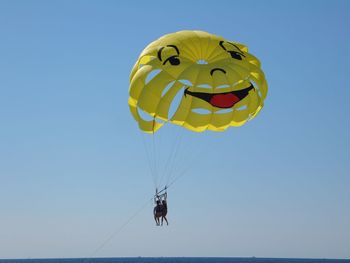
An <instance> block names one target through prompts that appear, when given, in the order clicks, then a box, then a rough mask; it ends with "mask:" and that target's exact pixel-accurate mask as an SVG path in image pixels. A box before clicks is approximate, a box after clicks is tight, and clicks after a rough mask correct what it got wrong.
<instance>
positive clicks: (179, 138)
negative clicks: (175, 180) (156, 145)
mask: <svg viewBox="0 0 350 263" xmlns="http://www.w3.org/2000/svg"><path fill="white" fill-rule="evenodd" d="M182 136H183V131H182V130H179V132H178V134H177V137H176V141H175V143H176V144H175V149H174V154H173V156H172V158H171V165H170V169H169V171H168V176H167V181H166V185H168V183H169V181H170V179H171V178H172V177H173V176H174V172H175V170H176V169H175V168H176V164H177V163H179V162H178V161H177V158H178V154H179V152H181V151H180V150H179V149H180V148H181V147H180V146H181V143H182ZM175 175H176V174H175Z"/></svg>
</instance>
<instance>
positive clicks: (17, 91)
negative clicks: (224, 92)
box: [0, 0, 350, 258]
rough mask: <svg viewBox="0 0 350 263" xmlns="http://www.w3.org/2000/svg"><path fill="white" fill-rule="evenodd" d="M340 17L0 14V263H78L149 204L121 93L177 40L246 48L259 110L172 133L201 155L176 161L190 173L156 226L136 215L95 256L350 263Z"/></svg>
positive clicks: (303, 5) (83, 11)
mask: <svg viewBox="0 0 350 263" xmlns="http://www.w3.org/2000/svg"><path fill="white" fill-rule="evenodd" d="M349 13H350V2H349V1H293V2H290V1H193V3H188V1H170V2H169V1H143V2H141V1H139V3H137V2H136V1H124V2H119V1H9V0H8V1H3V0H2V1H0V91H1V93H0V214H1V216H0V258H28V257H85V256H89V255H90V254H91V253H92V252H93V251H94V250H95V249H96V248H97V247H99V246H100V245H101V243H102V242H103V241H104V240H106V238H107V237H108V236H110V235H111V233H113V232H114V231H115V230H116V229H118V227H119V226H120V225H122V224H123V223H124V222H125V221H126V220H127V219H128V218H129V217H130V216H131V215H132V214H133V213H134V212H135V211H137V210H138V208H139V207H140V205H142V204H143V203H144V202H145V200H147V199H148V198H149V197H150V196H151V195H152V193H153V190H154V189H153V184H152V179H151V176H150V172H149V169H148V162H147V158H146V154H145V152H144V145H143V140H142V135H141V134H140V132H139V131H138V129H137V126H136V123H135V122H134V120H133V119H132V117H131V115H130V114H129V109H128V106H127V98H128V85H129V83H128V82H129V79H128V78H129V73H130V70H131V67H132V65H133V63H134V62H135V60H136V58H137V56H138V54H139V53H140V52H141V51H142V49H143V48H144V47H145V46H146V45H147V44H148V43H149V42H151V41H153V40H155V39H157V38H158V37H160V36H162V35H163V34H165V33H170V32H174V31H178V30H183V29H199V30H204V31H208V32H211V33H214V34H217V35H222V36H224V37H225V38H227V39H230V40H233V41H238V42H241V43H244V44H246V45H248V47H249V48H250V51H251V52H252V53H253V54H255V55H256V56H257V57H259V58H260V60H261V61H262V65H263V70H264V72H265V73H266V76H267V80H268V83H269V95H268V98H267V100H266V106H265V108H264V109H263V111H262V112H261V114H260V115H259V116H258V117H257V118H256V119H254V120H253V121H252V122H250V123H248V124H247V125H246V126H244V127H241V128H233V129H230V130H228V131H227V132H225V133H206V134H201V135H199V137H197V136H196V137H191V136H193V135H192V134H188V133H186V140H187V142H186V140H184V141H185V143H184V146H190V147H191V149H193V147H194V145H197V146H198V149H199V150H200V154H198V156H196V158H194V159H196V160H195V161H193V163H191V162H190V161H188V159H187V157H186V153H187V152H186V147H184V148H183V150H182V153H181V154H182V155H181V154H180V155H179V156H180V157H182V158H184V159H186V160H187V164H185V163H184V162H181V161H179V162H178V165H183V166H184V167H185V166H186V165H187V166H188V165H190V169H189V170H188V173H187V174H186V176H184V177H183V178H182V179H181V180H179V181H177V183H176V184H174V187H173V188H172V189H169V191H170V192H169V206H170V212H169V220H170V226H169V227H167V228H166V227H163V228H157V227H155V226H154V222H153V219H152V216H151V213H152V204H151V203H149V206H148V207H147V208H146V210H143V211H142V212H141V213H140V214H139V215H138V216H137V217H136V218H135V219H134V220H133V221H132V222H131V223H130V224H129V225H128V226H127V227H126V228H124V230H123V231H121V232H119V233H118V234H117V235H116V236H115V237H114V238H113V239H111V240H110V242H108V243H107V244H106V245H105V246H104V247H103V248H102V249H100V250H99V251H98V253H97V255H96V256H139V255H140V256H261V257H330V258H350V209H349V208H350V191H349V189H350V154H349V149H350V139H349V130H350V123H349V122H350V121H349V120H350V118H349V115H350V103H349V97H350V87H349V77H348V76H349V70H350V51H349V47H350V27H349V26H350V16H349ZM160 132H161V131H160ZM187 135H189V136H190V137H188V136H187ZM166 136H167V134H166V133H164V138H165V140H166V138H167V137H166ZM146 140H147V139H146Z"/></svg>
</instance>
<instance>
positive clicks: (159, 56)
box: [158, 45, 180, 61]
mask: <svg viewBox="0 0 350 263" xmlns="http://www.w3.org/2000/svg"><path fill="white" fill-rule="evenodd" d="M165 47H172V48H174V49H175V50H176V53H177V55H180V51H179V49H178V48H177V46H175V45H167V46H165ZM165 47H161V48H160V49H159V50H158V59H159V60H160V61H162V51H163V49H164V48H165Z"/></svg>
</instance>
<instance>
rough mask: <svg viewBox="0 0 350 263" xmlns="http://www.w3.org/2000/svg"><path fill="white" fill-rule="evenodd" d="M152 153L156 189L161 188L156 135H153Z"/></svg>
mask: <svg viewBox="0 0 350 263" xmlns="http://www.w3.org/2000/svg"><path fill="white" fill-rule="evenodd" d="M152 148H153V150H152V153H153V165H154V180H155V182H156V188H158V187H159V176H158V162H157V158H158V154H157V147H156V137H155V136H154V133H153V134H152Z"/></svg>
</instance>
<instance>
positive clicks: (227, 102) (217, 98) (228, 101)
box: [210, 93, 239, 108]
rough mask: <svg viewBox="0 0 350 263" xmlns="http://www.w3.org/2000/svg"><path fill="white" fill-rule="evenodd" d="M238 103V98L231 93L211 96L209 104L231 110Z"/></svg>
mask: <svg viewBox="0 0 350 263" xmlns="http://www.w3.org/2000/svg"><path fill="white" fill-rule="evenodd" d="M238 101H239V98H238V97H237V96H236V95H235V94H233V93H226V94H217V95H213V96H212V97H211V99H210V104H211V105H213V106H214V107H218V108H231V107H232V106H233V105H235V104H236V103H237V102H238Z"/></svg>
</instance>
